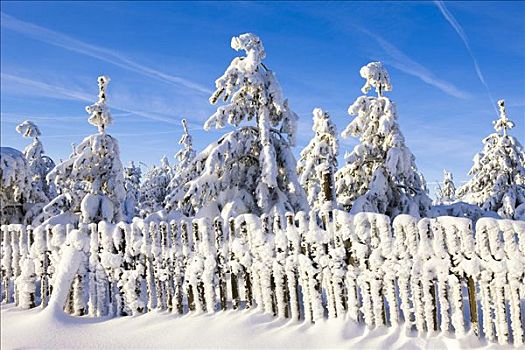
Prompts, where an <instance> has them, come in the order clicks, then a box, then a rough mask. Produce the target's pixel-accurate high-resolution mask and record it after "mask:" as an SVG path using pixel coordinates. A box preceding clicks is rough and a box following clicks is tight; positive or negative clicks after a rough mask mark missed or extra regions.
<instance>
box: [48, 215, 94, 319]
mask: <svg viewBox="0 0 525 350" xmlns="http://www.w3.org/2000/svg"><path fill="white" fill-rule="evenodd" d="M78 229H79V230H80V232H81V235H82V236H85V237H89V226H88V224H84V223H80V224H79V228H78ZM50 243H51V237H49V239H48V242H47V244H48V245H49V244H50ZM90 243H91V242H90ZM46 255H47V254H46ZM87 258H88V257H87V256H86V255H82V259H81V261H80V265H79V269H78V272H77V275H76V276H75V279H74V281H73V311H74V314H75V316H84V315H85V314H86V309H87V302H86V294H88V293H86V288H85V285H86V279H87V263H88V261H87Z"/></svg>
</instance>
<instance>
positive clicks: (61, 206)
mask: <svg viewBox="0 0 525 350" xmlns="http://www.w3.org/2000/svg"><path fill="white" fill-rule="evenodd" d="M108 83H109V77H107V76H101V77H99V78H98V86H99V95H98V101H97V102H95V103H94V104H93V105H91V106H87V107H86V111H87V112H88V113H89V115H90V117H89V119H88V122H89V123H90V124H92V125H94V126H96V127H97V128H98V134H94V135H91V136H88V137H86V138H85V139H84V140H83V141H82V142H81V143H80V144H79V145H77V146H75V147H74V149H73V153H72V154H71V156H70V158H69V159H68V160H66V161H64V162H62V163H60V164H58V165H57V166H56V167H55V168H54V169H53V170H52V171H51V172H50V173H49V174H48V175H47V180H48V182H52V183H54V184H55V186H56V189H57V192H58V196H57V197H56V198H55V199H54V200H53V201H51V203H49V204H48V205H47V206H46V207H45V208H44V211H45V212H46V213H47V214H48V215H50V216H58V215H60V214H64V216H65V215H66V214H68V217H69V219H71V218H72V215H74V216H78V215H79V214H80V219H81V220H82V222H86V223H89V222H98V221H101V220H105V221H108V222H112V223H116V222H118V221H121V220H122V219H123V215H122V213H123V208H122V207H123V203H124V200H125V198H126V190H125V189H124V175H123V173H124V171H123V167H122V163H121V161H120V152H119V146H118V141H117V140H116V139H115V138H113V137H112V136H111V135H108V134H106V128H107V126H108V125H109V124H111V122H112V121H113V118H112V116H111V113H110V111H109V108H108V107H107V106H106V88H107V85H108Z"/></svg>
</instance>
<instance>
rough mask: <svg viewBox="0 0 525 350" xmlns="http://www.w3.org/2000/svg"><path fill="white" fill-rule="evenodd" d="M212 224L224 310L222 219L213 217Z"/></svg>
mask: <svg viewBox="0 0 525 350" xmlns="http://www.w3.org/2000/svg"><path fill="white" fill-rule="evenodd" d="M213 226H214V228H215V249H216V252H217V253H216V257H217V258H216V259H217V279H218V284H219V300H220V303H221V310H223V311H225V310H226V297H227V294H226V256H225V254H224V251H225V243H224V235H223V231H222V220H221V218H220V217H217V218H215V220H214V223H213Z"/></svg>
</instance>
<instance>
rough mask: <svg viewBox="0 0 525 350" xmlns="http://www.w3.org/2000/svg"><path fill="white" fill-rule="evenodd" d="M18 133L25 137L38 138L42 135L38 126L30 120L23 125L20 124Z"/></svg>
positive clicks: (17, 128)
mask: <svg viewBox="0 0 525 350" xmlns="http://www.w3.org/2000/svg"><path fill="white" fill-rule="evenodd" d="M16 131H17V132H18V133H20V134H21V135H22V136H23V137H38V136H40V135H42V133H41V132H40V129H39V128H38V126H36V124H35V123H33V122H32V121H30V120H26V121H24V122H23V123H21V124H18V125H17V127H16Z"/></svg>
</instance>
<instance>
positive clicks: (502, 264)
mask: <svg viewBox="0 0 525 350" xmlns="http://www.w3.org/2000/svg"><path fill="white" fill-rule="evenodd" d="M476 249H477V253H478V254H479V257H480V260H481V261H480V262H481V266H482V267H484V268H482V269H481V270H482V271H481V276H482V277H481V281H482V283H483V284H482V285H481V286H480V287H481V288H480V289H481V292H482V307H483V316H484V317H483V318H485V317H486V316H487V315H490V309H491V308H492V309H493V311H494V314H495V328H496V335H497V338H498V342H499V343H500V344H506V343H507V342H508V336H509V329H508V325H507V315H506V303H505V289H506V288H508V286H507V285H506V284H507V272H508V268H507V261H505V260H506V259H505V258H506V257H505V252H504V250H503V246H502V242H501V240H500V228H499V227H498V222H497V221H495V220H493V219H489V218H482V219H480V220H478V222H477V224H476ZM487 270H488V271H489V273H487ZM487 283H488V286H487ZM487 287H488V289H487ZM487 294H488V295H487ZM483 330H484V331H485V330H486V331H487V333H488V336H487V338H492V339H491V340H494V334H493V330H492V324H491V323H490V322H488V321H484V322H483Z"/></svg>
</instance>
